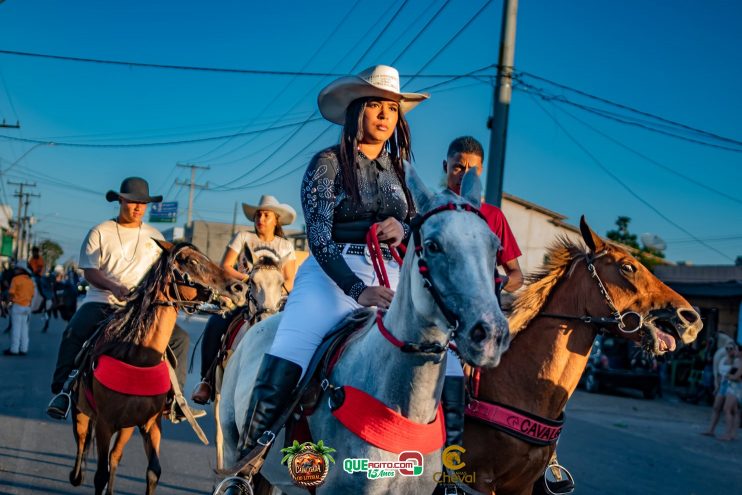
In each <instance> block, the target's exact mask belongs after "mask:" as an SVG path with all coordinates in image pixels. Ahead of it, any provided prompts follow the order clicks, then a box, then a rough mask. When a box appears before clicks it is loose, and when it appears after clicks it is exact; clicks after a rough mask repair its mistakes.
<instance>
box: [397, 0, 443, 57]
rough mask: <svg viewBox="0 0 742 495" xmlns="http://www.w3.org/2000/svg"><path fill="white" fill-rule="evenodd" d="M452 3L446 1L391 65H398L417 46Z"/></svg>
mask: <svg viewBox="0 0 742 495" xmlns="http://www.w3.org/2000/svg"><path fill="white" fill-rule="evenodd" d="M450 2H451V0H446V1H445V2H443V5H441V6H440V8H439V9H438V10H437V11H436V13H435V14H433V17H431V18H430V19H428V22H426V23H425V25H424V26H423V28H422V29H421V30H420V31H418V33H417V34H416V35H415V36H414V37H413V38H412V40H410V42H409V43H407V46H405V47H404V48H403V49H402V51H401V52H399V55H397V56H396V57H395V58H394V60H392V64H391V65H394V64H396V63H397V62H398V61H399V59H400V58H402V55H404V54H405V53H406V52H407V50H409V49H410V47H411V46H412V45H414V44H415V42H416V41H417V40H418V39H419V38H420V36H422V35H423V33H425V31H427V29H428V27H430V25H431V24H432V23H433V21H435V20H436V19H437V18H438V16H439V15H441V12H443V10H444V9H445V8H446V7H447V6H448V4H449V3H450Z"/></svg>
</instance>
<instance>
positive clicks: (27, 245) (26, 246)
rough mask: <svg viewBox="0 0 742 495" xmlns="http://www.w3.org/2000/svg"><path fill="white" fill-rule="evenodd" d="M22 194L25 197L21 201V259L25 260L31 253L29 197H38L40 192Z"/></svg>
mask: <svg viewBox="0 0 742 495" xmlns="http://www.w3.org/2000/svg"><path fill="white" fill-rule="evenodd" d="M23 195H24V196H25V197H26V200H25V201H24V202H23V206H24V208H23V226H24V234H25V238H24V236H21V237H22V238H23V245H22V248H23V259H24V260H25V259H26V258H28V255H29V254H31V253H30V251H31V217H29V216H28V205H29V203H31V198H32V197H33V198H40V197H41V195H40V194H32V193H23Z"/></svg>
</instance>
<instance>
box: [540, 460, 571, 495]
mask: <svg viewBox="0 0 742 495" xmlns="http://www.w3.org/2000/svg"><path fill="white" fill-rule="evenodd" d="M554 469H556V470H557V472H558V473H559V474H556V473H555V472H554V471H553V470H554ZM549 473H551V475H552V477H553V478H554V480H549V478H548V474H549ZM562 475H565V476H566V477H567V479H563V477H562ZM544 487H545V488H546V492H547V493H548V494H549V495H569V494H571V493H573V492H574V491H575V479H574V478H573V477H572V473H570V472H569V471H568V470H567V468H565V467H564V466H562V465H561V464H559V463H558V462H553V463H551V464H549V465H548V466H546V470H545V471H544Z"/></svg>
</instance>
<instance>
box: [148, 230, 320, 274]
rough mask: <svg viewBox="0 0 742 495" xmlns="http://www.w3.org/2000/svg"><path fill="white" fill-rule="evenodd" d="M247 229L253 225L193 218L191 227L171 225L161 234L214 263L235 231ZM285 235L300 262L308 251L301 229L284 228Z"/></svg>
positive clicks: (219, 259) (221, 254) (219, 258)
mask: <svg viewBox="0 0 742 495" xmlns="http://www.w3.org/2000/svg"><path fill="white" fill-rule="evenodd" d="M243 230H247V231H250V232H255V227H254V226H253V225H252V224H250V225H239V224H237V225H233V224H232V223H222V222H206V221H203V220H194V221H193V224H192V225H191V227H171V228H169V229H167V230H164V231H163V232H162V235H163V236H164V237H165V239H167V240H168V241H170V242H178V241H186V242H190V243H191V244H193V245H194V246H196V247H197V248H198V249H200V250H201V251H202V252H203V253H205V254H206V256H208V257H209V258H211V259H212V260H213V261H214V262H215V263H219V262H221V259H222V256H224V251H225V250H226V249H227V246H228V245H229V242H230V241H231V240H232V237H233V236H234V234H235V233H236V232H240V231H243ZM284 232H285V233H286V236H287V237H288V239H289V240H290V241H292V242H293V243H294V247H295V248H296V250H297V253H296V257H297V261H298V262H299V263H301V262H302V261H304V259H306V257H307V255H308V254H309V253H307V252H306V249H305V246H306V236H305V235H304V231H303V230H298V229H284Z"/></svg>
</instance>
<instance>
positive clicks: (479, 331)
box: [470, 323, 487, 344]
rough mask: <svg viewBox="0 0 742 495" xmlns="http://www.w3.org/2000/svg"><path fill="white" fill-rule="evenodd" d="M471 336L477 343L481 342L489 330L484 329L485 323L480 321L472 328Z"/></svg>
mask: <svg viewBox="0 0 742 495" xmlns="http://www.w3.org/2000/svg"><path fill="white" fill-rule="evenodd" d="M470 338H471V340H472V342H474V343H475V344H479V343H481V342H482V341H483V340H484V339H486V338H487V330H485V329H484V325H483V324H481V323H478V324H477V325H476V326H475V327H474V328H472V329H471V335H470Z"/></svg>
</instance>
